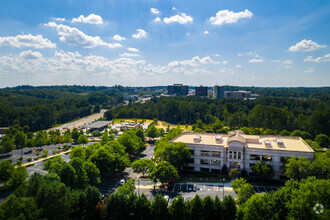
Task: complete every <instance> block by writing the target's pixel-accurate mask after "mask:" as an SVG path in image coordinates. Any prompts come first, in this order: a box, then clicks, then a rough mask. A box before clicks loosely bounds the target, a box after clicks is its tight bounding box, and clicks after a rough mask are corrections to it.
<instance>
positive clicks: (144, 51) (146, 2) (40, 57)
mask: <svg viewBox="0 0 330 220" xmlns="http://www.w3.org/2000/svg"><path fill="white" fill-rule="evenodd" d="M329 34H330V2H329V1H321V0H318V1H315V0H304V1H297V0H296V1H290V0H286V1H281V0H278V1H264V0H254V1H249V0H235V1H233V0H231V1H230V0H228V1H222V0H217V1H215V0H213V1H211V0H209V1H205V0H203V1H202V0H193V1H191V0H190V1H188V0H174V1H162V0H108V1H106V0H103V1H98V0H93V1H91V0H56V1H54V0H53V1H51V0H29V1H27V0H10V1H6V0H0V87H6V86H16V85H22V84H29V85H63V84H65V85H72V84H77V85H103V86H112V85H115V84H120V85H125V86H128V85H130V86H152V85H167V84H173V83H183V84H188V85H208V86H213V85H215V84H218V85H238V86H270V87H280V86H329V85H330V37H329Z"/></svg>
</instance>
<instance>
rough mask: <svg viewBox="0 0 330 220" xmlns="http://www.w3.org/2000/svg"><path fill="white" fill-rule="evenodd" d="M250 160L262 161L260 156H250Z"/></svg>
mask: <svg viewBox="0 0 330 220" xmlns="http://www.w3.org/2000/svg"><path fill="white" fill-rule="evenodd" d="M250 160H260V155H256V154H250Z"/></svg>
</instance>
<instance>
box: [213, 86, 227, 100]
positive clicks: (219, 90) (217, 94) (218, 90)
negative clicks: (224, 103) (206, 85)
mask: <svg viewBox="0 0 330 220" xmlns="http://www.w3.org/2000/svg"><path fill="white" fill-rule="evenodd" d="M224 97H225V91H224V86H217V85H216V86H214V87H213V98H215V99H222V98H224Z"/></svg>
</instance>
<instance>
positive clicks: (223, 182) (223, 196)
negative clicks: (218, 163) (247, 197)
mask: <svg viewBox="0 0 330 220" xmlns="http://www.w3.org/2000/svg"><path fill="white" fill-rule="evenodd" d="M225 180H226V179H225V178H222V187H223V188H222V200H224V198H225Z"/></svg>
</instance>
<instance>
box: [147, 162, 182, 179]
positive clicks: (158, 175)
mask: <svg viewBox="0 0 330 220" xmlns="http://www.w3.org/2000/svg"><path fill="white" fill-rule="evenodd" d="M149 178H150V179H153V180H156V179H159V181H160V182H161V183H167V182H168V181H170V180H176V179H178V178H179V174H178V171H177V170H176V169H175V168H174V167H173V166H172V165H171V164H169V163H168V162H166V161H162V162H160V163H158V164H157V165H156V166H155V168H154V169H153V170H152V172H151V173H150V175H149Z"/></svg>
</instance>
